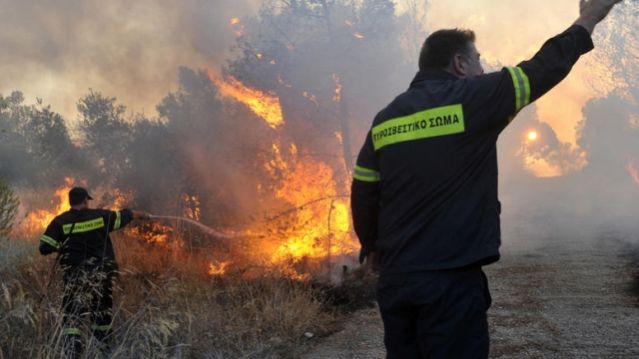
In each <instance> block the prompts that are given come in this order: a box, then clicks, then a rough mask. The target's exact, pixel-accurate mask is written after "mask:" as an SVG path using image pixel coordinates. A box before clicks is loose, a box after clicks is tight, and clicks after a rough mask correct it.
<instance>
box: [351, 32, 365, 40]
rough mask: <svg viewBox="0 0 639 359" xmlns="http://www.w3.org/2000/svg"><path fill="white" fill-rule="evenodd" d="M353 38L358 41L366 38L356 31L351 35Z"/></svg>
mask: <svg viewBox="0 0 639 359" xmlns="http://www.w3.org/2000/svg"><path fill="white" fill-rule="evenodd" d="M353 37H354V38H356V39H358V40H364V39H365V38H366V37H365V36H364V35H363V34H362V33H361V32H357V31H356V32H354V33H353Z"/></svg>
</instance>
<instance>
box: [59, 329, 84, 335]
mask: <svg viewBox="0 0 639 359" xmlns="http://www.w3.org/2000/svg"><path fill="white" fill-rule="evenodd" d="M62 334H64V335H81V334H82V332H80V329H78V328H65V329H64V330H63V331H62Z"/></svg>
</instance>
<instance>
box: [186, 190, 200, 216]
mask: <svg viewBox="0 0 639 359" xmlns="http://www.w3.org/2000/svg"><path fill="white" fill-rule="evenodd" d="M182 203H183V206H184V209H183V211H182V213H183V214H184V217H186V218H189V219H192V220H195V221H199V220H200V217H201V216H202V212H201V210H200V198H199V197H198V196H189V195H188V194H186V193H185V194H182Z"/></svg>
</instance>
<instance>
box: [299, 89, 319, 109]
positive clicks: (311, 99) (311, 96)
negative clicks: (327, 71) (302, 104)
mask: <svg viewBox="0 0 639 359" xmlns="http://www.w3.org/2000/svg"><path fill="white" fill-rule="evenodd" d="M302 95H303V96H304V97H305V98H306V99H308V100H309V101H311V102H312V103H313V104H315V106H318V107H319V102H317V97H316V96H315V95H313V94H311V93H309V92H308V91H304V92H302Z"/></svg>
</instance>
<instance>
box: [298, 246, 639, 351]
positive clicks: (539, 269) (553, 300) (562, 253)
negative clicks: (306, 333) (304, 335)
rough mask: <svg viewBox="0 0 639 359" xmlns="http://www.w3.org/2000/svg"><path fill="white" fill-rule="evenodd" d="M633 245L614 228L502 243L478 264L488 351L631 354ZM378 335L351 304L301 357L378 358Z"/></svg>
mask: <svg viewBox="0 0 639 359" xmlns="http://www.w3.org/2000/svg"><path fill="white" fill-rule="evenodd" d="M637 253H639V252H638V251H637V249H636V248H634V246H631V245H630V244H628V243H626V242H624V241H621V240H619V239H617V238H615V236H602V237H600V238H599V239H597V240H592V241H587V242H584V241H575V240H573V241H571V240H561V239H556V240H554V241H546V242H544V243H537V244H535V243H534V242H533V243H529V244H524V245H518V246H517V249H516V250H515V249H509V248H507V247H506V248H504V250H503V251H502V254H503V255H502V260H501V261H500V262H499V263H498V264H495V265H492V266H489V267H487V268H486V272H487V274H488V277H489V279H490V283H491V292H492V295H493V306H492V308H491V310H490V311H489V321H490V326H491V340H492V342H491V346H492V347H491V358H620V357H622V358H639V300H638V297H637V296H636V294H637V293H636V292H635V293H633V287H634V290H635V291H636V290H637V288H639V286H638V285H637V283H639V282H637V279H636V277H635V275H639V270H637V269H636V268H637V267H638V266H639V261H638V260H637ZM382 336H383V330H382V324H381V321H380V319H379V315H378V314H377V312H376V311H375V310H363V311H359V312H356V313H355V314H354V315H353V316H352V318H351V319H350V320H349V321H348V322H347V323H346V324H345V327H344V329H343V330H342V331H340V332H338V333H336V334H334V335H332V336H331V337H328V338H326V339H324V340H323V341H322V343H320V344H319V345H318V346H316V347H315V348H314V349H313V350H312V352H311V353H309V354H308V355H307V356H305V358H306V359H325V358H326V359H328V358H331V359H334V358H383V357H384V348H383V344H382Z"/></svg>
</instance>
